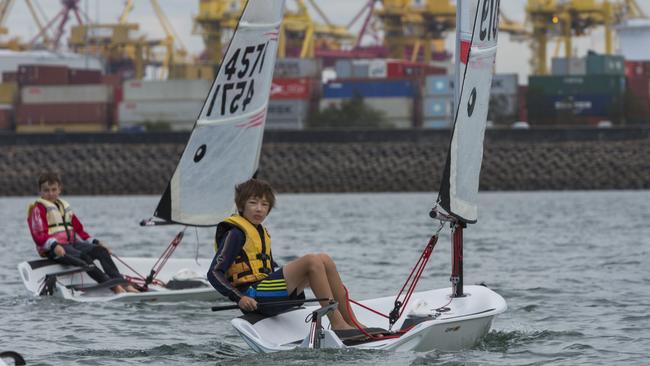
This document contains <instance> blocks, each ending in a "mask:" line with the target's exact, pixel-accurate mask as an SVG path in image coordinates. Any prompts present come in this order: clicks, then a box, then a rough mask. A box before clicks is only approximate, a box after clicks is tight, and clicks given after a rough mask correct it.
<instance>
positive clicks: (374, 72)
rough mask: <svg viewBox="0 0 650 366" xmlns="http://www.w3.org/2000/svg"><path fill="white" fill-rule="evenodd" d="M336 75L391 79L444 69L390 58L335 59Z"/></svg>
mask: <svg viewBox="0 0 650 366" xmlns="http://www.w3.org/2000/svg"><path fill="white" fill-rule="evenodd" d="M335 70H336V77H337V78H339V79H350V78H358V79H366V78H375V79H386V78H388V79H393V78H411V77H425V76H427V75H439V74H445V73H446V71H447V70H446V69H445V68H441V67H436V66H432V65H428V64H422V63H418V62H411V61H406V60H391V59H360V60H348V59H343V60H337V61H336V64H335Z"/></svg>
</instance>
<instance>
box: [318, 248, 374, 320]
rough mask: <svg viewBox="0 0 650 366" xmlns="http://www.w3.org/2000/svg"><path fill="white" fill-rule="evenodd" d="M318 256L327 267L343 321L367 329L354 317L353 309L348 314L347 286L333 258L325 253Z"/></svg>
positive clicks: (329, 280) (328, 276)
mask: <svg viewBox="0 0 650 366" xmlns="http://www.w3.org/2000/svg"><path fill="white" fill-rule="evenodd" d="M316 255H317V256H318V257H319V258H320V260H321V261H322V262H323V265H324V266H325V273H326V274H327V281H328V283H329V285H330V289H332V293H333V295H334V299H335V300H336V301H338V303H339V310H340V311H341V315H343V319H345V321H346V322H347V323H348V324H350V325H354V323H355V322H356V323H357V324H359V326H361V327H363V328H365V326H364V325H363V324H361V323H360V322H359V320H358V319H357V317H356V316H355V315H354V312H352V309H350V312H348V306H347V301H348V299H347V296H346V293H345V286H344V285H343V281H342V280H341V276H340V275H339V272H338V271H337V269H336V264H335V263H334V260H332V258H331V257H330V256H329V255H327V254H325V253H319V254H316Z"/></svg>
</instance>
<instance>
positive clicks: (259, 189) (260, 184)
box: [235, 178, 275, 215]
mask: <svg viewBox="0 0 650 366" xmlns="http://www.w3.org/2000/svg"><path fill="white" fill-rule="evenodd" d="M251 197H260V198H262V197H263V198H266V200H267V201H269V212H271V209H273V205H275V192H273V188H271V185H270V184H269V183H268V182H266V181H264V180H261V179H254V178H253V179H249V180H247V181H245V182H243V183H239V184H238V185H236V186H235V204H236V205H237V211H239V214H240V215H241V214H242V213H243V212H244V206H245V205H246V201H248V199H249V198H251Z"/></svg>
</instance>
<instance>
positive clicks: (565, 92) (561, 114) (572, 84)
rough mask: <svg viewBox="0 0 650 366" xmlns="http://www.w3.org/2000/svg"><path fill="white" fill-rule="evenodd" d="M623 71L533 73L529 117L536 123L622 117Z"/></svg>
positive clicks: (581, 122) (529, 97)
mask: <svg viewBox="0 0 650 366" xmlns="http://www.w3.org/2000/svg"><path fill="white" fill-rule="evenodd" d="M624 94H625V77H624V76H622V75H584V76H531V77H530V78H529V81H528V113H529V119H530V120H531V121H532V122H533V123H536V124H557V125H566V124H583V125H585V124H589V125H595V124H597V123H598V121H600V120H610V121H620V119H621V118H622V112H623V107H624Z"/></svg>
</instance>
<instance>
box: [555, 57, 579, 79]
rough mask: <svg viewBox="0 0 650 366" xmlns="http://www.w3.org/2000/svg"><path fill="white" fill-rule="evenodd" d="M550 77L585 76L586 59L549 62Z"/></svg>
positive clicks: (565, 59) (557, 59) (556, 59)
mask: <svg viewBox="0 0 650 366" xmlns="http://www.w3.org/2000/svg"><path fill="white" fill-rule="evenodd" d="M551 74H552V75H558V76H560V75H585V74H587V59H586V58H584V57H580V58H578V57H572V58H559V57H555V58H553V59H552V60H551Z"/></svg>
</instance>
